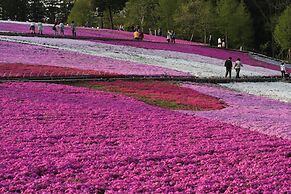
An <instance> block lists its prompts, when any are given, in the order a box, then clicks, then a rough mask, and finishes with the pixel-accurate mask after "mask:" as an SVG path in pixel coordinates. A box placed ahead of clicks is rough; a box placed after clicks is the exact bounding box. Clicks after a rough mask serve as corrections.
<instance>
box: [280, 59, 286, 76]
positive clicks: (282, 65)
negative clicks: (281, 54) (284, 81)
mask: <svg viewBox="0 0 291 194" xmlns="http://www.w3.org/2000/svg"><path fill="white" fill-rule="evenodd" d="M280 69H281V76H282V78H284V77H285V74H286V67H285V63H281V65H280Z"/></svg>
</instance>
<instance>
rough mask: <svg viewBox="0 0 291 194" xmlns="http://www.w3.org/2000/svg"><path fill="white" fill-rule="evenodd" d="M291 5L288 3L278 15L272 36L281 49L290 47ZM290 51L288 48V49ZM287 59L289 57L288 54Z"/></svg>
mask: <svg viewBox="0 0 291 194" xmlns="http://www.w3.org/2000/svg"><path fill="white" fill-rule="evenodd" d="M290 18H291V5H289V6H288V7H287V8H286V9H285V11H284V12H283V13H282V15H281V16H280V17H279V20H278V23H277V25H276V28H275V32H274V38H275V40H276V42H277V43H278V44H279V45H280V46H281V47H282V48H283V50H289V49H291V19H290ZM289 52H290V50H289ZM288 55H289V56H288V57H289V60H290V59H291V56H290V54H288Z"/></svg>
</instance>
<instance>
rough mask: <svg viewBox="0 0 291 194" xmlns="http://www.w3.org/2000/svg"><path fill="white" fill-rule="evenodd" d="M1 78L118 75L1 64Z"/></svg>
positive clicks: (73, 69)
mask: <svg viewBox="0 0 291 194" xmlns="http://www.w3.org/2000/svg"><path fill="white" fill-rule="evenodd" d="M0 72H1V73H0V77H34V76H72V75H94V76H98V77H113V76H116V75H117V74H113V73H105V72H101V71H94V70H80V69H75V68H68V67H55V66H47V65H27V64H2V63H0Z"/></svg>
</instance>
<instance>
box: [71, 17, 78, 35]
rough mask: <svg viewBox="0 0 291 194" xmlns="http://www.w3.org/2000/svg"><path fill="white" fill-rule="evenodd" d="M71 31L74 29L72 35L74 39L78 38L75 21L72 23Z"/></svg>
mask: <svg viewBox="0 0 291 194" xmlns="http://www.w3.org/2000/svg"><path fill="white" fill-rule="evenodd" d="M71 29H72V35H73V37H74V38H75V37H77V32H76V24H75V22H74V21H72V23H71Z"/></svg>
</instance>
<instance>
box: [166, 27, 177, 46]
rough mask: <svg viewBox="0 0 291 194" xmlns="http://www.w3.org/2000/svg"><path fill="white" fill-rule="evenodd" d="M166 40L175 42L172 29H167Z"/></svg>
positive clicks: (174, 34)
mask: <svg viewBox="0 0 291 194" xmlns="http://www.w3.org/2000/svg"><path fill="white" fill-rule="evenodd" d="M167 42H168V43H174V44H175V43H176V33H175V32H174V31H173V30H172V31H170V30H168V33H167Z"/></svg>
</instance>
